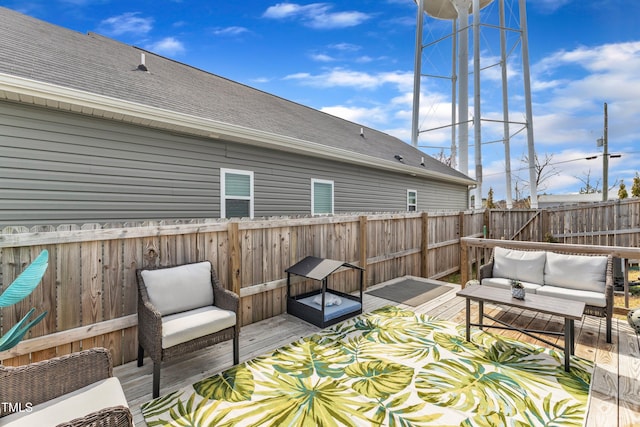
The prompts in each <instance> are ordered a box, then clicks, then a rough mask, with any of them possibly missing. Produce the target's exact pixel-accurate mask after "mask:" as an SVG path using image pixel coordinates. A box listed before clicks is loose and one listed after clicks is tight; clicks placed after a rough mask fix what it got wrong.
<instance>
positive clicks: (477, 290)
mask: <svg viewBox="0 0 640 427" xmlns="http://www.w3.org/2000/svg"><path fill="white" fill-rule="evenodd" d="M456 295H458V296H461V297H464V298H466V304H467V312H466V333H467V336H466V339H467V341H470V338H471V332H470V329H471V326H478V327H479V328H480V329H482V328H498V329H508V330H514V331H519V332H521V333H523V334H525V335H528V336H530V337H533V338H535V339H537V340H539V341H542V342H544V343H545V344H548V345H550V346H553V347H555V348H559V349H561V350H562V349H563V347H561V346H559V345H557V344H555V343H552V342H551V341H548V340H546V339H544V338H543V337H541V336H540V334H546V335H560V336H564V370H565V371H567V372H569V369H570V361H571V355H572V354H573V353H574V350H575V342H574V341H575V332H574V321H575V320H580V319H582V315H583V313H584V306H585V303H584V302H580V301H571V300H567V299H562V298H554V297H548V296H545V295H536V294H527V295H526V297H525V299H524V300H519V299H516V298H513V297H512V296H511V290H510V289H500V288H494V287H492V286H479V285H473V286H467V287H465V288H464V289H462V290H461V291H458V293H457V294H456ZM471 301H477V302H478V323H471ZM485 302H488V303H491V304H498V305H506V306H510V307H517V308H521V309H523V310H529V311H537V312H539V313H545V314H551V315H553V316H559V317H563V318H564V332H551V331H539V330H533V329H521V328H517V327H514V326H513V325H510V324H508V323H506V322H503V321H502V320H499V319H496V318H494V317H491V316H489V315H487V314H484V303H485ZM485 317H486V318H488V319H491V320H493V321H494V322H496V323H499V324H500V325H502V326H498V325H485V324H484V323H483V318H485Z"/></svg>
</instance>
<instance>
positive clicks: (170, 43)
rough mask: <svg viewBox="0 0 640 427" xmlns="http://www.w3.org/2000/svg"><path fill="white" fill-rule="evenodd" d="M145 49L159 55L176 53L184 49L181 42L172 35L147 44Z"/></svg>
mask: <svg viewBox="0 0 640 427" xmlns="http://www.w3.org/2000/svg"><path fill="white" fill-rule="evenodd" d="M147 49H148V50H150V51H152V52H155V53H158V54H161V55H177V54H181V53H183V52H184V51H185V48H184V45H183V44H182V42H180V41H178V40H176V39H175V38H173V37H165V38H164V39H162V40H160V41H157V42H155V43H152V44H150V45H147Z"/></svg>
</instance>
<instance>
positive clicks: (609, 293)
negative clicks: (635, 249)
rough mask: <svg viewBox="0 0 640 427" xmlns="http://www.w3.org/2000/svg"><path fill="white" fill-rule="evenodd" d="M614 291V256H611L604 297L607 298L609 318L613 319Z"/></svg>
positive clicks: (608, 262)
mask: <svg viewBox="0 0 640 427" xmlns="http://www.w3.org/2000/svg"><path fill="white" fill-rule="evenodd" d="M613 291H614V280H613V256H611V255H609V256H608V257H607V273H606V277H605V287H604V295H605V298H606V304H607V306H606V308H607V316H609V317H611V316H612V315H613V303H614V301H613Z"/></svg>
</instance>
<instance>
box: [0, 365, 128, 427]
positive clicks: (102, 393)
mask: <svg viewBox="0 0 640 427" xmlns="http://www.w3.org/2000/svg"><path fill="white" fill-rule="evenodd" d="M43 387H46V385H43ZM112 406H126V407H129V405H127V399H126V398H125V396H124V392H123V391H122V387H121V385H120V381H118V378H116V377H111V378H107V379H104V380H101V381H98V382H96V383H93V384H90V385H88V386H86V387H83V388H81V389H78V390H76V391H74V392H72V393H68V394H65V395H62V396H60V397H57V398H55V399H52V400H49V401H47V402H44V403H41V404H40V405H35V406H33V408H32V411H31V412H16V413H13V414H11V415H7V416H6V417H3V418H0V425H3V426H10V427H23V426H25V427H26V426H29V427H42V426H55V425H58V424H62V423H65V422H69V421H71V420H73V419H76V418H80V417H84V416H87V415H89V414H91V413H93V412H98V411H100V410H102V409H104V408H110V407H112Z"/></svg>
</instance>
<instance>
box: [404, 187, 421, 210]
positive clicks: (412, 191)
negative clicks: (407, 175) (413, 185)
mask: <svg viewBox="0 0 640 427" xmlns="http://www.w3.org/2000/svg"><path fill="white" fill-rule="evenodd" d="M410 193H415V195H416V202H415V204H414V203H409V194H410ZM414 205H415V207H416V209H415V211H409V207H411V206H414ZM417 211H418V190H410V189H409V190H407V212H417Z"/></svg>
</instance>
